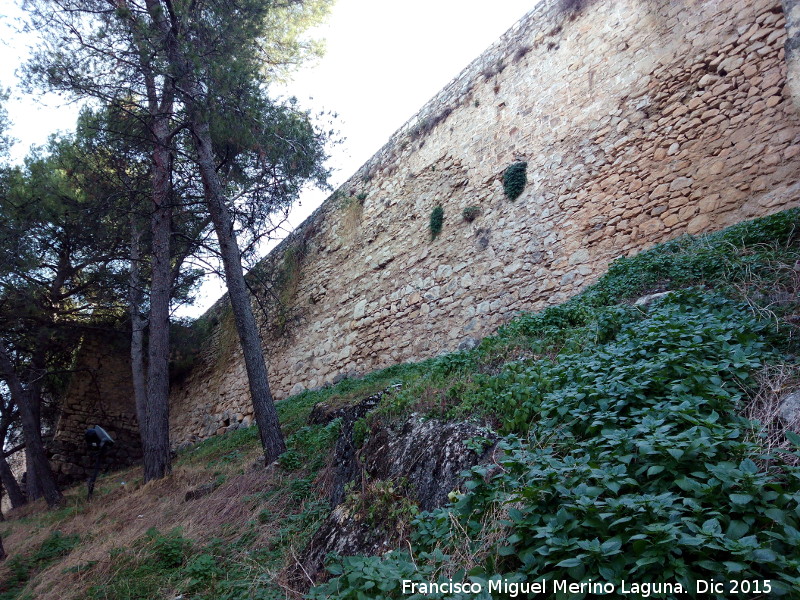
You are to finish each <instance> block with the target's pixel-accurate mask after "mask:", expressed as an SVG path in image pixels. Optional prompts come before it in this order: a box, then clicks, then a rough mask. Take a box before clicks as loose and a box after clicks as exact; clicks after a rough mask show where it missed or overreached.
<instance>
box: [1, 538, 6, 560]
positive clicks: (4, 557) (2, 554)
mask: <svg viewBox="0 0 800 600" xmlns="http://www.w3.org/2000/svg"><path fill="white" fill-rule="evenodd" d="M5 559H6V551H5V550H4V549H3V538H2V537H0V560H5Z"/></svg>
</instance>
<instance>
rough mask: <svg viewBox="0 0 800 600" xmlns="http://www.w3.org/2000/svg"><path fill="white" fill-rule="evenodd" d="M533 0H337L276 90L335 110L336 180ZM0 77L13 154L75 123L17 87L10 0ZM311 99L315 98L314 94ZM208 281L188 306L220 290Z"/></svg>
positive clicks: (0, 13) (310, 198) (17, 50)
mask: <svg viewBox="0 0 800 600" xmlns="http://www.w3.org/2000/svg"><path fill="white" fill-rule="evenodd" d="M537 1H538V0H495V1H494V2H487V1H480V0H404V1H402V2H389V1H386V0H338V1H337V3H336V5H335V6H334V8H333V12H332V14H331V15H330V17H329V19H328V21H327V23H326V24H325V25H323V26H321V27H319V28H318V29H317V31H316V32H315V33H316V35H315V37H319V38H323V39H325V40H326V53H325V56H324V57H323V58H322V59H321V60H320V61H319V62H318V63H317V64H316V65H314V66H310V67H307V68H305V69H303V70H301V71H299V72H298V73H297V74H296V75H295V77H294V78H293V81H292V82H291V84H290V85H289V86H288V88H287V90H285V91H284V93H285V94H286V95H294V96H296V97H297V98H298V100H299V101H300V103H301V105H303V106H305V107H308V108H311V109H313V110H321V109H325V110H329V111H333V112H336V113H337V114H338V116H339V118H338V121H337V126H338V129H339V130H340V131H341V134H342V135H343V136H344V137H345V141H344V143H343V144H341V145H339V146H336V147H335V148H333V149H331V155H332V156H331V162H330V166H331V167H333V169H334V175H333V180H332V183H333V184H334V186H336V185H339V184H341V183H343V182H344V181H345V180H346V179H347V178H348V177H349V176H350V175H351V174H352V173H353V172H355V170H356V169H357V168H358V167H359V166H361V165H362V164H363V163H364V162H366V160H367V159H369V157H370V156H372V154H374V153H375V152H377V151H378V150H379V149H380V148H381V146H383V144H384V143H385V142H386V141H387V139H388V138H389V136H390V135H391V134H392V133H394V131H396V130H397V129H398V128H399V127H400V126H401V125H402V124H403V123H405V121H407V120H408V119H409V118H410V117H411V116H413V115H414V114H415V113H416V112H417V110H419V108H421V107H422V105H423V104H424V103H425V102H426V101H427V100H428V99H430V98H431V97H432V96H434V95H435V94H436V93H437V92H438V91H439V90H440V89H442V88H443V87H444V86H445V85H447V83H448V82H449V81H450V80H451V79H453V78H454V77H455V76H456V75H458V73H459V72H460V71H461V70H462V69H463V68H464V67H466V66H467V65H468V64H469V63H470V62H471V61H472V60H473V59H474V58H476V57H477V56H478V55H479V54H481V52H483V51H484V50H485V49H486V48H487V47H488V46H489V45H490V44H491V43H492V42H494V41H495V40H496V39H497V38H498V37H500V35H502V34H503V32H505V31H506V30H507V29H508V28H510V27H511V26H512V25H513V24H514V23H515V22H516V21H518V20H519V19H520V18H521V17H522V16H523V15H524V14H525V13H526V12H527V11H529V10H530V9H531V8H532V7H533V6H534V5H535V4H536V3H537ZM0 6H1V7H0V19H2V22H0V40H2V41H0V44H1V45H0V52H2V60H0V85H2V86H4V87H10V88H12V101H11V102H9V104H8V107H7V108H8V112H9V117H10V119H11V121H12V124H13V125H12V128H11V135H12V136H13V137H14V138H16V139H17V140H19V142H18V143H17V145H16V146H15V147H14V149H13V154H12V157H13V159H14V160H17V161H19V160H21V159H22V158H23V157H24V156H25V154H26V153H27V149H28V148H29V147H30V146H31V145H32V144H43V143H44V142H45V141H46V140H47V137H48V136H49V135H50V134H51V133H54V132H56V131H58V130H70V129H72V128H73V126H74V123H75V118H76V116H77V110H78V109H77V106H75V105H70V104H65V103H64V102H63V99H59V98H57V97H54V96H52V95H44V96H36V97H30V96H22V95H21V94H20V93H19V91H18V90H17V91H15V88H17V86H18V83H19V82H18V80H17V79H16V76H15V71H16V69H17V68H18V66H19V65H20V63H21V62H22V61H23V60H24V58H25V55H26V51H25V48H26V47H27V46H30V45H31V44H33V43H35V38H33V37H31V36H30V35H25V34H18V33H17V30H18V23H17V21H16V20H15V19H16V18H17V17H19V16H20V15H21V14H22V12H21V11H20V10H19V8H18V7H17V6H16V5H15V3H14V0H0ZM312 98H313V99H312ZM326 195H327V194H326V193H321V192H313V191H311V192H309V193H307V194H306V195H304V196H303V198H302V201H301V206H300V207H299V209H298V210H297V211H295V213H294V214H293V216H292V222H293V224H294V225H297V224H299V223H300V222H301V221H302V220H303V219H304V218H305V216H306V215H308V214H310V213H311V211H313V209H314V208H316V207H317V206H318V205H319V203H320V202H321V201H322V200H323V199H324V197H325V196H326ZM220 293H221V292H220V288H219V286H218V285H214V284H210V285H208V286H206V288H205V290H204V292H203V293H202V294H201V297H200V299H199V300H200V302H199V303H198V306H197V307H195V308H194V310H191V311H189V312H188V313H186V312H185V311H184V314H192V315H196V314H199V313H200V312H202V310H203V309H205V308H206V307H207V306H210V304H212V303H213V302H214V301H215V300H216V298H217V297H218V296H219V295H220Z"/></svg>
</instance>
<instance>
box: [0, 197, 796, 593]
mask: <svg viewBox="0 0 800 600" xmlns="http://www.w3.org/2000/svg"><path fill="white" fill-rule="evenodd" d="M798 261H800V211H798V210H793V211H787V212H785V213H782V214H780V215H776V216H773V217H769V218H766V219H761V220H758V221H754V222H750V223H746V224H742V225H739V226H736V227H733V228H730V229H728V230H726V231H724V232H720V233H718V234H714V235H712V236H706V237H699V238H690V237H686V238H681V239H679V240H676V241H673V242H670V243H668V244H664V245H661V246H658V247H656V248H654V249H652V250H650V251H648V252H645V253H642V254H640V255H638V256H637V257H634V258H632V259H622V260H620V261H617V262H616V263H614V265H612V267H611V269H610V271H609V273H608V274H607V275H606V276H605V277H604V278H603V279H601V281H600V282H598V284H596V285H595V286H593V287H592V288H590V289H588V290H587V291H586V292H584V293H583V294H581V295H580V296H578V297H576V298H574V299H572V300H571V301H569V302H567V303H565V304H563V305H561V306H558V307H553V308H551V309H547V310H545V311H543V312H541V313H538V314H535V315H522V316H521V317H519V318H518V319H516V320H515V321H513V322H512V323H510V324H508V325H507V326H505V327H503V328H501V330H499V331H498V333H497V334H496V335H495V336H493V337H491V338H487V339H485V340H484V341H483V342H482V344H481V345H480V346H479V347H478V348H476V349H474V350H472V351H469V352H462V353H456V354H451V355H447V356H443V357H439V358H437V359H434V360H430V361H426V362H423V363H418V364H408V365H399V366H397V367H392V368H390V369H386V370H384V371H381V372H377V373H373V374H371V375H369V376H367V377H365V378H364V379H361V380H350V381H343V382H341V383H340V384H338V385H336V386H334V387H332V388H328V389H325V390H320V391H317V392H306V393H303V394H301V395H299V396H296V397H294V398H291V399H288V400H287V401H285V402H282V403H281V405H280V411H281V418H282V422H283V424H284V430H285V432H286V433H287V435H289V445H290V451H289V452H288V453H287V454H286V455H285V456H284V457H283V458H282V459H281V461H280V466H279V467H277V468H273V469H271V470H268V471H264V470H263V469H253V468H252V467H251V466H252V465H253V463H254V462H255V461H256V460H257V458H258V454H259V452H258V448H257V436H256V435H255V430H254V429H249V430H242V431H238V432H235V433H232V434H228V435H225V436H219V437H215V438H212V439H211V440H208V441H207V442H205V443H203V444H200V445H198V446H197V447H195V448H194V449H193V450H191V451H189V452H187V453H184V454H182V455H181V456H180V457H179V459H178V461H177V463H176V466H175V472H174V474H173V475H172V477H170V478H169V479H167V480H165V481H160V482H151V483H150V484H148V485H146V486H142V485H141V484H140V483H139V482H140V473H139V471H138V470H137V469H133V470H129V471H126V472H121V473H115V474H113V475H112V476H108V477H105V478H103V479H102V480H101V482H100V485H99V486H98V493H97V498H96V499H95V500H94V501H93V502H91V503H87V502H85V501H84V500H83V499H82V496H83V492H82V490H80V489H77V490H73V491H72V492H71V493H70V494H68V505H67V506H66V507H65V508H64V509H61V510H59V511H56V512H51V513H42V512H39V513H37V512H34V511H33V509H32V508H29V509H27V510H25V511H18V512H17V514H15V515H13V520H11V521H9V522H7V523H4V524H2V525H0V532H2V535H3V540H4V542H5V546H6V550H7V551H8V552H9V554H10V555H11V558H10V559H9V560H8V561H6V563H5V565H4V566H3V567H0V581H3V582H4V583H0V600H6V599H12V598H37V599H47V598H59V599H63V600H67V599H69V598H109V599H110V598H114V599H115V600H117V599H120V600H124V599H126V598H129V599H135V598H148V599H149V598H171V597H174V596H176V595H178V594H180V593H182V594H184V598H198V599H199V598H209V599H210V598H214V599H226V598H231V599H233V598H281V597H284V595H285V593H286V592H287V591H288V590H287V589H286V579H285V577H284V576H283V572H284V570H285V568H286V567H287V566H288V565H290V564H292V562H293V555H295V554H297V553H298V552H299V551H300V550H301V549H302V546H303V544H304V543H305V541H306V540H307V539H308V536H309V535H310V534H311V533H312V532H313V530H314V529H315V528H316V525H317V524H318V523H319V522H320V520H321V519H322V518H324V516H325V514H326V510H327V509H326V503H325V502H324V495H325V486H326V477H327V470H326V463H327V460H328V457H327V455H328V451H329V450H330V448H331V447H332V443H333V440H334V439H335V435H336V433H337V430H336V427H337V424H336V423H334V424H332V425H329V426H327V427H322V426H313V427H310V426H306V425H305V419H306V416H307V414H308V412H309V411H310V408H311V407H312V406H313V404H314V403H316V402H318V401H326V402H329V403H333V404H336V403H348V402H352V401H354V400H357V399H359V398H362V397H364V396H367V395H369V394H371V393H373V392H375V391H378V390H381V389H384V388H386V387H387V386H388V385H390V384H394V383H402V384H403V386H402V387H401V388H400V389H399V390H398V391H396V392H393V393H391V394H387V395H386V396H385V398H384V400H383V401H382V403H381V406H380V407H379V409H378V410H377V411H376V412H375V413H373V414H372V415H371V416H369V417H368V418H366V419H364V420H363V421H362V422H360V423H358V424H357V427H356V432H357V434H358V437H361V438H363V437H365V436H367V435H369V432H370V431H371V430H372V429H373V428H376V427H380V426H381V424H382V423H385V422H386V421H388V420H392V419H397V418H402V417H403V415H405V414H407V413H408V412H410V411H417V412H420V411H421V412H425V413H428V414H430V415H432V416H438V417H444V418H455V419H464V418H471V419H479V420H482V421H484V422H487V423H490V424H491V425H493V426H494V427H495V429H496V430H497V431H498V432H500V433H501V434H503V435H504V436H505V437H504V440H503V442H502V444H501V450H503V452H501V453H500V454H499V458H498V461H497V462H498V463H499V467H501V468H494V469H492V470H489V471H487V470H485V469H484V470H481V469H478V470H477V471H476V473H475V474H474V476H473V477H472V478H471V479H470V481H469V482H468V483H467V485H466V487H465V489H464V490H463V493H461V494H458V495H456V496H454V500H455V501H454V503H453V505H451V506H449V507H445V508H444V509H441V510H439V511H435V512H434V513H431V514H423V515H419V516H417V517H416V518H414V519H413V523H411V528H412V530H413V533H412V535H411V538H410V540H409V542H410V545H409V548H411V549H412V550H413V552H414V557H413V558H412V557H411V556H410V555H409V554H407V553H403V552H398V553H394V554H392V555H389V556H387V557H384V558H383V559H382V560H381V559H378V558H362V559H358V558H356V559H349V560H345V561H344V562H335V561H334V562H333V563H332V565H331V570H332V572H334V574H339V573H342V575H341V576H340V577H338V578H334V579H333V580H332V581H331V582H329V583H328V584H326V586H323V587H320V588H317V590H316V591H314V592H313V594H314V595H315V596H316V597H319V598H322V597H340V598H346V597H353V598H356V597H359V592H360V593H361V594H364V593H366V596H362V597H368V598H384V597H385V598H389V597H402V596H401V595H400V594H399V588H398V579H399V578H400V577H401V576H407V577H417V578H419V580H421V581H424V580H432V579H436V578H437V577H456V578H457V579H459V580H460V579H461V578H469V577H471V578H473V580H475V581H482V580H486V579H488V578H492V577H497V576H499V575H503V576H505V577H507V578H509V579H510V580H512V581H513V580H515V579H516V580H533V579H535V578H539V577H543V576H547V577H549V578H559V577H561V578H565V579H569V580H571V581H581V580H586V579H588V578H594V581H597V580H606V581H617V582H618V581H619V579H620V577H622V576H627V577H630V576H632V575H633V576H634V579H636V578H638V580H639V581H652V580H658V581H682V582H684V583H686V584H687V585H688V584H689V583H690V582H691V580H692V579H694V578H698V577H702V576H714V577H724V576H725V575H730V576H731V577H737V578H739V577H747V578H758V579H763V578H769V579H772V580H773V581H774V580H780V581H782V582H783V584H784V585H785V586H791V585H792V581H793V578H795V577H798V576H800V571H798V569H800V557H798V554H797V552H798V551H797V547H798V545H800V533H798V531H797V530H798V529H800V526H799V524H800V512H798V511H800V509H798V500H799V499H800V491H799V490H800V476H799V475H798V470H797V468H796V467H791V466H788V465H786V464H784V462H783V461H784V458H785V455H778V454H774V455H773V454H769V453H765V451H764V447H765V446H766V445H769V444H771V445H773V446H783V447H789V444H788V443H787V440H786V439H785V436H784V435H783V432H782V430H781V428H780V427H778V426H777V424H776V422H773V421H772V420H770V419H771V417H772V416H774V412H775V411H774V406H775V400H776V398H777V397H778V396H779V395H780V394H781V393H785V391H786V390H789V389H792V388H793V386H797V384H798V370H797V367H796V362H797V360H796V356H797V354H798V337H797V336H798V333H797V331H796V329H797V328H796V325H794V324H793V323H796V319H797V315H798V304H797V292H798V289H800V284H799V283H798V281H799V279H800V273H798V271H797V269H796V267H797V265H800V263H798ZM676 288H691V289H690V290H688V291H685V292H681V293H679V294H675V295H672V296H669V297H666V298H664V299H662V300H660V301H656V302H654V303H653V304H652V305H651V306H649V307H647V308H639V307H633V306H631V305H630V304H629V303H628V302H627V300H628V299H630V298H635V297H637V296H639V295H641V294H643V293H647V292H652V291H660V290H663V289H676ZM771 390H777V391H775V392H774V393H773V392H772V391H771ZM742 413H747V414H748V415H749V416H753V417H767V420H768V421H770V422H769V423H768V424H767V427H766V432H767V433H768V434H769V439H768V440H767V439H766V438H763V437H759V434H758V431H761V430H764V428H759V427H756V426H753V425H752V424H751V423H750V422H749V421H745V420H743V419H742V418H741V417H740V416H739V415H740V414H742ZM767 442H768V443H767ZM475 443H476V444H480V443H481V441H480V440H476V441H475ZM122 482H124V484H123V483H122ZM210 482H214V483H217V484H219V487H217V488H216V489H215V490H214V492H212V493H211V494H209V495H207V496H205V497H203V498H200V499H197V500H192V501H189V502H185V501H184V495H185V493H186V491H187V490H189V489H193V488H195V487H197V486H199V485H201V484H205V483H210ZM376 489H377V490H378V491H379V490H380V487H379V486H376ZM371 493H373V494H374V493H375V490H372V492H371ZM351 500H352V501H353V502H354V506H357V505H358V502H357V498H353V499H351ZM404 514H405V513H404ZM409 514H410V513H409ZM407 518H409V519H411V517H410V516H409V517H407ZM795 584H796V582H795ZM780 586H781V584H780V582H779V583H778V585H777V586H776V587H777V588H778V591H780ZM405 597H408V596H405ZM573 597H577V596H573ZM788 597H791V596H788Z"/></svg>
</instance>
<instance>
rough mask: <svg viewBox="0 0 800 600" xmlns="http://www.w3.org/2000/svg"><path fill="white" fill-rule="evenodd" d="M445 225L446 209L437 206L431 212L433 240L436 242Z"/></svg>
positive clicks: (439, 205)
mask: <svg viewBox="0 0 800 600" xmlns="http://www.w3.org/2000/svg"><path fill="white" fill-rule="evenodd" d="M443 224H444V209H443V208H442V205H441V204H437V205H436V207H435V208H434V209H433V210H432V211H431V222H430V229H431V239H432V240H435V239H436V237H437V236H438V235H439V234H440V233H441V232H442V225H443Z"/></svg>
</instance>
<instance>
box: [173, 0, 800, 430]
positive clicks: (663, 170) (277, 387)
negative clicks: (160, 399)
mask: <svg viewBox="0 0 800 600" xmlns="http://www.w3.org/2000/svg"><path fill="white" fill-rule="evenodd" d="M573 5H582V6H581V7H580V8H579V9H578V10H577V12H576V11H574V10H567V7H568V6H573ZM785 39H786V33H785V28H784V16H783V13H782V9H781V3H780V1H779V0H739V1H735V0H705V1H700V0H683V1H681V0H670V1H657V0H597V1H595V2H582V3H580V2H564V1H563V0H561V1H553V0H550V1H545V2H543V3H542V4H540V5H539V6H537V8H535V9H534V10H533V11H531V12H530V13H529V14H528V15H526V16H525V17H524V18H523V19H522V20H521V21H520V22H519V23H518V24H517V25H516V26H515V27H514V28H512V29H511V30H510V31H509V32H508V33H506V34H505V35H504V36H503V37H502V38H501V39H500V40H499V41H498V42H497V43H496V44H495V45H493V46H492V47H491V48H490V49H489V50H488V51H487V52H486V53H484V54H483V55H482V56H481V57H480V58H478V59H477V60H476V61H475V62H473V63H472V64H471V65H469V66H468V67H467V68H466V69H465V70H464V72H463V73H461V74H460V75H459V76H458V77H457V78H456V79H455V80H454V81H453V82H451V83H450V84H449V85H448V86H447V87H446V88H445V89H444V90H442V92H441V93H439V95H437V96H436V97H435V98H434V99H432V100H431V101H430V102H429V103H428V104H427V105H426V106H425V107H423V108H422V110H421V111H420V112H419V113H418V114H417V115H416V116H415V117H414V118H413V119H411V120H410V121H409V122H408V123H407V124H406V125H405V126H404V127H403V128H402V129H401V130H399V131H398V132H397V133H396V134H395V135H394V136H393V137H392V138H391V139H390V140H389V142H388V143H387V144H386V145H385V146H384V147H383V148H382V149H381V150H380V151H379V152H378V153H377V154H376V155H375V156H374V157H373V158H372V159H371V160H370V161H368V162H367V164H365V165H364V166H363V167H362V168H361V169H360V170H359V171H358V172H357V173H356V174H355V175H353V177H351V178H350V179H349V180H348V181H347V183H345V185H344V186H342V188H341V189H340V190H339V191H338V192H337V193H336V194H334V195H333V196H332V197H331V198H330V199H328V200H327V201H326V202H325V203H324V204H323V206H322V207H321V208H320V209H318V210H317V212H316V213H315V214H314V215H313V216H312V217H310V218H309V219H308V220H307V221H306V222H305V223H304V224H303V225H302V226H301V227H300V228H299V230H298V231H296V232H295V233H294V234H293V235H292V236H290V237H289V238H288V239H287V240H285V241H284V242H283V243H282V244H281V246H280V247H279V248H278V249H277V250H276V251H275V252H273V253H272V254H271V255H270V256H269V257H268V258H267V259H266V260H265V261H264V262H263V264H261V265H260V266H259V267H258V269H257V270H256V271H257V272H256V273H255V274H253V276H252V279H253V281H254V282H256V281H257V280H259V278H260V277H261V276H263V275H265V274H266V275H270V274H272V275H275V276H277V280H278V283H277V284H276V286H275V288H274V289H273V290H272V291H273V293H274V295H275V296H277V297H279V298H280V299H281V300H282V303H283V305H284V306H283V308H282V309H281V310H277V309H276V308H275V307H274V306H273V310H272V311H271V312H270V315H269V317H268V318H264V317H263V313H262V312H261V311H260V307H261V305H262V303H261V302H259V303H257V309H258V310H259V314H262V321H263V330H262V334H263V336H264V342H265V354H266V356H267V358H268V362H269V370H270V375H271V382H272V385H273V388H274V391H275V393H276V396H277V397H278V398H284V397H286V396H287V395H289V394H293V393H297V392H299V391H301V390H303V389H306V388H315V387H317V386H322V385H325V384H327V383H330V382H332V381H334V380H335V379H337V378H339V377H342V376H345V375H350V374H358V373H366V372H369V371H372V370H374V369H379V368H382V367H386V366H388V365H391V364H395V363H398V362H402V361H409V360H420V359H424V358H427V357H431V356H434V355H436V354H438V353H441V352H443V351H449V350H455V349H457V348H460V347H467V346H469V345H471V344H473V343H474V342H475V340H477V339H479V338H480V337H482V336H484V335H486V334H488V333H490V332H491V331H492V330H493V329H495V328H496V327H497V326H498V325H499V324H501V323H502V322H504V321H506V320H508V319H509V318H511V317H512V316H513V315H514V314H515V313H517V312H518V311H521V310H535V309H539V308H542V307H543V306H545V305H548V304H553V303H557V302H560V301H562V300H564V299H566V298H568V297H569V296H571V295H573V294H575V293H576V292H577V291H578V290H580V289H581V288H582V287H584V286H585V285H587V284H588V283H590V282H592V281H593V280H595V279H596V278H597V277H598V276H599V275H600V274H601V273H602V272H603V271H604V270H605V269H606V267H607V266H608V264H609V263H610V261H612V260H613V259H614V258H616V257H619V256H622V255H629V254H632V253H635V252H638V251H640V250H642V249H644V248H646V247H648V246H650V245H652V244H654V243H656V242H660V241H664V240H667V239H670V238H674V237H677V236H679V235H682V234H696V233H700V232H705V231H711V230H715V229H719V228H722V227H724V226H727V225H730V224H732V223H734V222H737V221H741V220H743V219H747V218H752V217H755V216H759V215H764V214H768V213H772V212H776V211H778V210H781V209H783V208H787V207H789V206H790V205H795V204H797V200H796V198H797V197H798V196H797V187H798V177H799V176H800V120H799V119H798V114H797V113H796V112H795V109H794V108H793V106H792V103H791V101H790V99H789V98H788V96H787V93H786V92H785V91H784V85H785V82H786V65H785V61H784V50H783V46H784V41H785ZM515 161H526V162H527V179H528V183H527V186H526V187H525V190H524V192H523V194H522V195H521V196H520V197H519V198H518V199H517V200H516V201H514V202H511V201H509V200H508V199H506V198H505V196H504V193H503V186H502V175H503V172H504V170H505V169H506V167H508V166H509V165H510V164H511V163H513V162H515ZM437 205H441V206H442V207H443V209H444V215H445V216H444V228H443V230H442V232H441V234H440V235H439V237H438V238H437V239H435V240H431V236H430V232H429V227H428V223H429V217H430V214H431V211H432V209H433V208H434V207H435V206H437ZM468 206H477V207H479V210H480V213H479V215H478V217H477V218H476V219H475V220H474V221H472V222H467V221H466V220H465V219H464V218H463V217H462V210H463V209H464V208H465V207H468ZM261 293H262V294H263V300H264V302H266V303H267V304H269V300H268V297H269V296H270V294H268V293H266V292H265V291H263V290H262V292H261ZM272 304H273V305H274V302H273V303H272ZM228 312H229V311H226V309H225V307H224V306H223V305H222V304H220V305H219V306H217V307H216V308H215V310H214V312H213V314H212V315H210V316H208V317H207V319H206V321H207V322H208V323H212V324H213V323H216V326H215V327H214V328H213V331H212V333H211V335H210V341H209V343H208V344H207V345H206V346H204V347H203V349H202V352H201V353H200V356H199V357H198V358H197V360H196V364H195V367H194V369H193V370H192V371H191V372H190V373H189V374H188V375H187V376H186V378H185V380H184V381H183V382H182V383H181V384H180V385H177V384H176V385H174V386H173V393H172V406H171V412H172V416H173V417H172V423H171V426H172V436H173V438H172V439H173V443H174V444H180V443H184V442H187V441H193V440H196V439H199V438H203V437H207V436H209V435H212V434H214V433H216V432H218V431H222V430H224V429H226V428H230V427H237V426H241V424H247V423H249V422H250V420H251V419H252V412H251V409H250V402H249V395H248V391H247V380H246V375H245V372H244V366H243V363H242V360H241V356H240V354H239V352H238V349H237V344H236V338H235V334H234V333H233V328H232V323H231V320H230V316H229V314H228Z"/></svg>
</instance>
